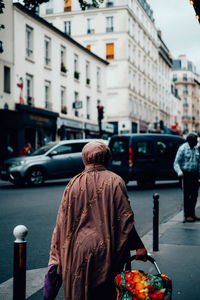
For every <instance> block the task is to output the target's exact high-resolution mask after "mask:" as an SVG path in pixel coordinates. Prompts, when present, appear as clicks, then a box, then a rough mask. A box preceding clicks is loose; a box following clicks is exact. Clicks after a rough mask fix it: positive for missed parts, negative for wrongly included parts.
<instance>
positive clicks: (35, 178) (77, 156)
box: [1, 139, 107, 185]
mask: <svg viewBox="0 0 200 300" xmlns="http://www.w3.org/2000/svg"><path fill="white" fill-rule="evenodd" d="M91 141H94V139H79V140H66V141H60V142H51V143H48V144H46V145H45V146H43V147H41V148H39V149H37V150H36V151H34V152H33V153H32V154H31V155H29V156H21V157H14V158H10V159H8V160H7V161H5V162H4V164H3V167H2V170H1V179H2V180H6V181H10V182H12V183H14V184H24V183H27V184H29V185H40V184H42V183H43V182H44V181H45V180H47V179H59V178H70V177H72V176H74V175H76V174H78V173H79V172H81V171H82V170H83V169H84V165H83V162H82V153H81V152H82V148H83V146H85V145H86V144H87V143H88V142H91ZM99 141H102V142H104V143H105V144H107V141H106V140H100V139H99Z"/></svg>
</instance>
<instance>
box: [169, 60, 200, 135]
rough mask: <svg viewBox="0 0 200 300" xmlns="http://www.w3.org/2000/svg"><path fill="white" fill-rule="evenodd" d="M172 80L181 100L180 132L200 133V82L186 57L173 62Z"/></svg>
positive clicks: (192, 65)
mask: <svg viewBox="0 0 200 300" xmlns="http://www.w3.org/2000/svg"><path fill="white" fill-rule="evenodd" d="M172 80H173V82H174V84H175V86H176V88H177V90H178V94H179V96H180V98H181V116H182V122H181V130H182V131H183V133H184V134H187V133H188V132H191V131H195V132H198V133H199V132H200V123H199V119H200V80H199V75H198V74H197V73H196V68H195V66H194V64H193V63H192V62H191V61H189V60H188V59H187V57H186V55H180V56H179V57H178V59H174V60H173V67H172Z"/></svg>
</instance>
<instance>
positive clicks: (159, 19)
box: [147, 0, 200, 73]
mask: <svg viewBox="0 0 200 300" xmlns="http://www.w3.org/2000/svg"><path fill="white" fill-rule="evenodd" d="M147 2H148V3H149V4H150V6H151V8H152V9H153V12H154V14H153V15H154V19H155V24H156V28H158V29H160V30H161V31H162V39H163V41H164V42H165V44H166V45H167V47H168V48H169V50H170V52H171V54H172V56H173V58H177V57H178V55H180V54H186V55H187V58H188V59H189V60H191V61H192V62H193V63H194V64H195V65H196V67H197V71H198V73H200V24H199V22H198V20H197V19H196V17H195V11H194V9H193V6H192V5H191V4H190V1H189V0H147Z"/></svg>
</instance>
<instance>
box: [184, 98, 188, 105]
mask: <svg viewBox="0 0 200 300" xmlns="http://www.w3.org/2000/svg"><path fill="white" fill-rule="evenodd" d="M183 106H185V107H187V106H188V101H187V98H183Z"/></svg>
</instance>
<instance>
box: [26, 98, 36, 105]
mask: <svg viewBox="0 0 200 300" xmlns="http://www.w3.org/2000/svg"><path fill="white" fill-rule="evenodd" d="M26 102H27V105H30V106H34V98H33V97H31V96H27V98H26Z"/></svg>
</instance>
